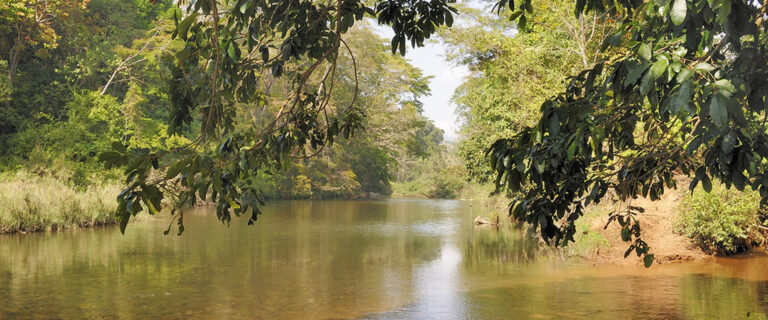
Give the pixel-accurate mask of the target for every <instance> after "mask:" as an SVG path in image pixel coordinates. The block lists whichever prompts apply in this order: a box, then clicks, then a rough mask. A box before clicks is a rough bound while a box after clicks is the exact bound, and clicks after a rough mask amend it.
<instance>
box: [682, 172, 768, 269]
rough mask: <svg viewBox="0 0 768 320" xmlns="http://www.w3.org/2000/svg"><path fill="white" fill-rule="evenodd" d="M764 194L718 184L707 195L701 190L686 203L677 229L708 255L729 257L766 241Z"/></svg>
mask: <svg viewBox="0 0 768 320" xmlns="http://www.w3.org/2000/svg"><path fill="white" fill-rule="evenodd" d="M758 223H760V194H759V193H758V192H757V191H752V190H744V191H738V190H736V189H735V188H732V189H726V188H725V187H724V186H722V185H719V184H717V185H714V187H713V189H712V191H711V192H710V193H707V192H706V191H704V190H700V189H697V190H696V191H694V192H693V194H689V195H687V196H686V197H685V199H684V200H683V203H682V206H681V213H680V215H679V217H678V222H677V226H676V229H677V231H678V232H680V233H681V234H683V235H685V236H687V237H689V238H691V239H693V240H694V241H695V242H696V244H697V245H698V246H700V247H701V249H702V250H704V252H706V253H708V254H719V255H729V254H734V253H739V252H743V251H746V250H748V249H749V248H750V247H752V246H754V245H758V244H760V243H762V242H763V240H764V237H763V234H762V233H761V232H760V230H759V228H758V227H757V226H758Z"/></svg>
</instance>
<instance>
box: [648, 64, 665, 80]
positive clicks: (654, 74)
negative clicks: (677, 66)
mask: <svg viewBox="0 0 768 320" xmlns="http://www.w3.org/2000/svg"><path fill="white" fill-rule="evenodd" d="M668 65H669V61H667V60H666V59H659V60H657V61H656V62H654V63H653V65H652V66H651V81H656V79H658V78H660V77H661V75H662V74H664V71H665V70H667V66H668Z"/></svg>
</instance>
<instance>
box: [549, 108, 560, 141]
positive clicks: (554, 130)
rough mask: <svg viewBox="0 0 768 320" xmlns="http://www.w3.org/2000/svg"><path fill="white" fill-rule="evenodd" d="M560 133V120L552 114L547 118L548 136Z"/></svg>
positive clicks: (555, 114)
mask: <svg viewBox="0 0 768 320" xmlns="http://www.w3.org/2000/svg"><path fill="white" fill-rule="evenodd" d="M559 133H560V118H558V117H557V113H554V112H553V113H552V116H550V117H549V134H550V135H552V136H556V135H557V134H559Z"/></svg>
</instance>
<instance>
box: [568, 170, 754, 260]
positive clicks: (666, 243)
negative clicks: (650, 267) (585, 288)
mask: <svg viewBox="0 0 768 320" xmlns="http://www.w3.org/2000/svg"><path fill="white" fill-rule="evenodd" d="M687 184H688V183H684V184H683V185H687ZM718 188H720V189H718ZM723 190H724V189H722V188H721V187H720V186H716V188H715V191H713V192H712V193H711V194H705V195H704V197H705V198H698V199H693V200H691V198H690V195H689V194H688V191H687V188H685V190H683V189H677V190H668V191H667V192H666V193H665V194H664V195H663V196H662V197H661V199H659V200H657V201H651V200H650V199H647V198H638V199H635V200H632V205H633V206H637V207H642V208H644V209H645V212H644V213H642V214H638V215H637V217H638V219H639V221H640V225H641V228H642V237H643V239H644V240H645V241H646V242H647V243H648V244H649V245H650V246H651V253H653V254H654V257H655V262H656V263H658V264H664V263H673V262H683V261H699V260H705V259H709V258H712V257H716V256H722V254H715V253H716V252H711V250H710V251H706V250H704V249H703V247H702V245H703V244H702V243H701V242H697V240H696V239H693V238H690V237H688V236H686V235H684V234H682V232H681V229H680V228H681V221H684V220H685V219H688V221H690V219H692V217H693V219H696V220H697V222H696V223H697V224H698V225H699V228H700V229H701V230H699V231H698V232H710V233H714V235H713V237H717V238H720V240H719V241H726V240H724V239H727V238H731V239H737V238H740V237H744V238H743V241H744V242H745V243H746V242H749V243H751V244H750V245H745V247H743V248H742V249H740V250H744V251H742V252H735V253H736V255H740V254H750V253H759V252H765V242H764V236H763V235H762V234H755V231H754V228H755V227H754V226H753V225H752V222H746V220H745V221H739V222H740V223H741V226H739V223H734V222H733V221H731V220H729V219H736V220H738V219H739V218H741V217H739V216H738V215H739V214H735V215H734V213H733V212H726V211H727V210H722V211H721V210H720V209H722V208H733V207H738V206H741V207H742V208H744V207H745V202H749V204H748V205H746V208H747V209H746V210H748V212H753V214H750V215H752V216H757V213H756V212H755V211H757V210H759V208H758V207H757V204H756V203H751V202H752V201H754V199H750V198H749V197H748V196H744V197H742V198H741V199H738V198H739V196H736V195H735V194H727V195H726V196H725V199H718V198H717V197H721V196H723V195H724V194H723V193H722V191H723ZM697 192H702V193H703V192H704V191H702V190H699V191H697ZM732 192H736V191H732ZM736 194H740V193H736ZM701 195H702V194H699V196H700V197H701ZM729 197H730V198H729ZM686 199H687V200H686ZM686 201H688V203H689V204H690V203H691V201H694V202H697V203H698V204H701V202H702V201H704V202H707V201H708V202H712V201H715V202H718V203H719V205H718V207H717V208H714V209H715V210H716V212H715V214H717V215H718V216H723V217H726V218H725V219H724V221H725V222H723V221H719V220H717V221H716V220H708V219H707V218H706V217H705V216H706V214H696V213H694V211H696V210H702V208H691V207H690V205H688V206H686V205H685V203H686ZM720 201H722V202H720ZM612 209H613V208H612V207H611V205H605V204H603V205H600V206H595V207H592V208H589V210H588V213H587V214H585V216H584V217H583V220H582V221H579V222H578V223H577V224H578V225H579V227H580V229H579V235H577V237H576V241H577V244H576V245H575V247H576V248H578V249H577V250H571V251H570V253H572V254H573V255H575V256H579V257H580V258H583V259H585V260H586V261H587V262H588V263H591V264H615V265H642V264H643V261H642V260H641V259H639V258H637V257H636V255H635V254H634V253H631V254H630V255H629V256H628V257H627V258H626V259H625V258H624V253H625V251H626V250H627V248H628V247H629V244H630V243H629V242H624V241H623V240H622V239H621V226H620V225H619V224H618V223H616V222H614V223H611V224H610V225H609V226H608V228H605V226H606V224H607V223H608V217H609V212H610V211H611V210H612ZM709 209H710V210H711V209H712V208H709ZM683 215H687V217H683ZM742 215H743V214H742ZM755 219H757V218H755ZM745 224H746V225H748V227H745ZM742 228H743V229H742ZM712 229H715V230H714V231H713V230H712ZM747 229H753V230H747ZM700 236H701V235H700ZM595 239H597V240H595ZM699 241H701V239H699ZM710 241H714V240H712V239H710Z"/></svg>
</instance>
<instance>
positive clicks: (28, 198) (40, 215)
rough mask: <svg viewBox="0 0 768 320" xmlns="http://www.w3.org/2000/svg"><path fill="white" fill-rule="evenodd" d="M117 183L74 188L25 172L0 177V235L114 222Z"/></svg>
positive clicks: (118, 189)
mask: <svg viewBox="0 0 768 320" xmlns="http://www.w3.org/2000/svg"><path fill="white" fill-rule="evenodd" d="M119 192H120V187H119V186H118V185H117V184H114V183H113V184H110V183H103V184H99V185H91V186H88V187H81V188H76V187H73V186H71V185H69V184H67V183H66V182H63V181H61V180H59V179H56V178H53V177H48V176H42V177H41V176H36V175H32V174H29V173H25V172H20V173H16V174H14V175H12V176H7V177H0V233H13V232H36V231H45V230H58V229H65V228H80V227H93V226H98V225H104V224H112V223H115V219H114V212H115V208H116V204H117V202H116V201H115V196H116V195H117V194H118V193H119Z"/></svg>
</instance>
